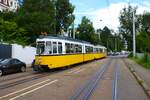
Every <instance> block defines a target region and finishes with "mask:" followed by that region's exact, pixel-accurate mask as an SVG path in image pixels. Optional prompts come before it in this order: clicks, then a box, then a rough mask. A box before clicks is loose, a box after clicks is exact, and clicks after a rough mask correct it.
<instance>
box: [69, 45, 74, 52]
mask: <svg viewBox="0 0 150 100" xmlns="http://www.w3.org/2000/svg"><path fill="white" fill-rule="evenodd" d="M70 53H74V44H71V45H70Z"/></svg>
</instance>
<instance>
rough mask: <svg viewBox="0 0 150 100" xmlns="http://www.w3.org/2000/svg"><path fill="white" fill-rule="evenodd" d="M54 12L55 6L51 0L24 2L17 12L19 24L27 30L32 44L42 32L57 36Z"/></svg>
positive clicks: (28, 0) (26, 0)
mask: <svg viewBox="0 0 150 100" xmlns="http://www.w3.org/2000/svg"><path fill="white" fill-rule="evenodd" d="M54 12H55V10H54V5H53V3H52V2H51V1H50V0H24V2H23V4H22V6H21V8H20V9H19V11H18V12H17V14H18V17H17V23H18V25H19V26H22V27H24V28H25V29H26V30H27V32H28V36H29V37H30V41H31V42H32V41H35V39H36V38H37V37H38V36H39V35H40V34H41V32H47V33H48V34H55V33H54V32H55V31H54V26H55V22H54V18H55V15H54Z"/></svg>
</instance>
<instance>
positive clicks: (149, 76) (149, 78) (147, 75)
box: [125, 59, 150, 87]
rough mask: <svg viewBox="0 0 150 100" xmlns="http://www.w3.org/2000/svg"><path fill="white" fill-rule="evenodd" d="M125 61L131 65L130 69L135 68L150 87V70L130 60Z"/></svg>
mask: <svg viewBox="0 0 150 100" xmlns="http://www.w3.org/2000/svg"><path fill="white" fill-rule="evenodd" d="M125 60H126V61H127V62H128V63H129V64H130V65H131V66H130V67H133V69H134V70H135V71H136V73H137V74H138V76H139V77H140V78H141V79H142V80H144V82H145V83H146V84H147V85H148V86H149V87H150V70H148V69H145V68H143V67H142V66H141V65H139V64H137V63H136V62H134V61H132V60H130V59H125Z"/></svg>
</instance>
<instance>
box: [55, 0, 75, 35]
mask: <svg viewBox="0 0 150 100" xmlns="http://www.w3.org/2000/svg"><path fill="white" fill-rule="evenodd" d="M55 7H56V33H61V31H62V30H64V31H67V29H68V28H69V26H70V25H71V24H72V23H73V21H74V19H75V16H74V15H73V11H74V8H75V7H74V6H73V5H72V4H71V3H70V2H69V0H57V1H56V2H55Z"/></svg>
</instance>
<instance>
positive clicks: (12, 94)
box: [0, 79, 50, 99]
mask: <svg viewBox="0 0 150 100" xmlns="http://www.w3.org/2000/svg"><path fill="white" fill-rule="evenodd" d="M47 81H50V79H47V80H45V81H42V82H40V83H37V84H34V85H31V86H29V87H27V88H23V89H21V90H18V91H15V92H12V93H9V94H7V95H4V96H1V97H0V99H3V98H6V97H8V96H11V95H13V94H16V93H19V92H22V91H24V90H27V89H30V88H32V87H35V86H37V85H40V84H42V83H45V82H47Z"/></svg>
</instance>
